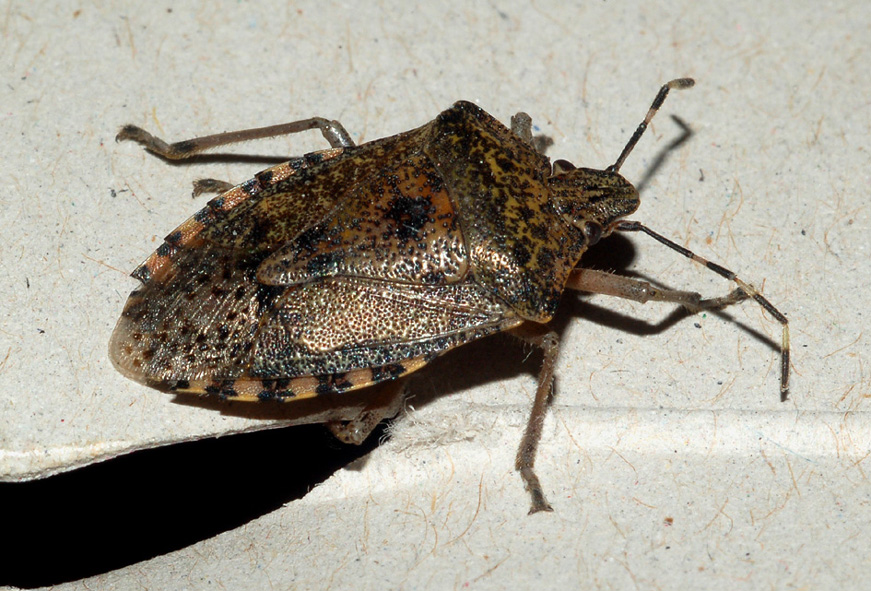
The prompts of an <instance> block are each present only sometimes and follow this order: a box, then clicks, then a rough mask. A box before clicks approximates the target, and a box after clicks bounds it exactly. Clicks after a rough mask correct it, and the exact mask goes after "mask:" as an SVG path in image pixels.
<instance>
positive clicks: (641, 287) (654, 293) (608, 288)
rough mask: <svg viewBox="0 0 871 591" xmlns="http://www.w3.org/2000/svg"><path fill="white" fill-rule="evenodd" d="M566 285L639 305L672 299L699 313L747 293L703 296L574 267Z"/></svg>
mask: <svg viewBox="0 0 871 591" xmlns="http://www.w3.org/2000/svg"><path fill="white" fill-rule="evenodd" d="M566 287H567V288H569V289H574V290H576V291H587V292H590V293H600V294H603V295H610V296H615V297H618V298H625V299H627V300H632V301H634V302H639V303H641V304H646V303H647V302H672V303H675V304H680V305H681V306H683V307H685V308H686V309H687V310H689V311H690V312H693V313H695V312H701V311H702V310H711V309H717V308H724V307H726V306H730V305H732V304H737V303H738V302H741V301H744V300H746V299H747V298H749V297H750V296H749V295H747V293H745V292H744V291H743V290H742V289H736V290H734V291H732V292H731V293H729V295H726V296H722V297H719V298H702V296H701V294H699V293H697V292H695V291H680V290H677V289H661V288H658V287H655V286H653V285H651V284H650V283H648V282H647V281H642V280H640V279H632V278H631V277H623V276H621V275H614V274H613V273H607V272H605V271H597V270H595V269H575V271H573V272H572V274H571V275H570V276H569V280H568V283H567V284H566Z"/></svg>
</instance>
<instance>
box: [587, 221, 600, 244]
mask: <svg viewBox="0 0 871 591" xmlns="http://www.w3.org/2000/svg"><path fill="white" fill-rule="evenodd" d="M583 232H584V237H585V238H586V239H587V246H592V245H593V244H596V243H597V242H598V241H599V240H601V239H602V225H601V224H598V223H596V222H586V223H585V224H584V229H583Z"/></svg>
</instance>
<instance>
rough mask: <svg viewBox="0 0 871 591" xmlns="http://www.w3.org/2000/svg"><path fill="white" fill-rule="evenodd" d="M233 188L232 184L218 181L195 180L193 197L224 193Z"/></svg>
mask: <svg viewBox="0 0 871 591" xmlns="http://www.w3.org/2000/svg"><path fill="white" fill-rule="evenodd" d="M233 187H235V185H234V184H233V183H228V182H227V181H220V180H218V179H197V180H195V181H194V197H197V196H199V195H202V194H203V193H226V192H227V191H229V190H230V189H232V188H233Z"/></svg>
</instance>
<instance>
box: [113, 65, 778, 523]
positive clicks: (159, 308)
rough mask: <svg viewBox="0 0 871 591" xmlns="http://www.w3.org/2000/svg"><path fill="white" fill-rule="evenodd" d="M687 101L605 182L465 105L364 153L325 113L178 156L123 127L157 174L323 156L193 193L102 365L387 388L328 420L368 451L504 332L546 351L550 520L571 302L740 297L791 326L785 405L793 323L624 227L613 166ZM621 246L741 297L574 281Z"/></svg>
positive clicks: (243, 386)
mask: <svg viewBox="0 0 871 591" xmlns="http://www.w3.org/2000/svg"><path fill="white" fill-rule="evenodd" d="M692 85H693V81H692V80H691V79H687V78H682V79H678V80H673V81H671V82H669V83H668V84H666V85H665V86H663V87H662V88H661V89H660V91H659V93H658V94H657V95H656V98H655V100H654V101H653V104H652V105H651V107H650V109H649V110H648V112H647V116H646V117H645V118H644V121H643V122H642V123H641V124H640V125H639V126H638V128H637V129H636V130H635V133H634V134H633V135H632V137H631V138H630V140H629V142H628V143H627V144H626V147H625V148H624V149H623V152H622V153H621V154H620V156H619V157H618V158H617V161H616V162H615V163H614V164H612V165H611V166H609V167H608V168H606V169H605V170H593V169H588V168H576V167H575V166H574V165H572V164H570V163H568V162H566V161H564V160H557V161H555V162H554V163H553V164H551V162H550V160H549V159H548V158H547V157H545V156H544V155H543V154H541V153H539V151H538V150H536V148H535V147H534V143H533V137H532V131H531V120H530V118H529V116H528V115H526V114H525V113H519V114H518V115H517V116H515V117H514V118H513V119H512V121H511V128H510V129H508V128H506V127H504V126H503V125H502V124H500V123H499V122H498V121H496V120H495V119H494V118H493V117H491V116H490V115H488V114H487V113H485V112H484V111H483V110H481V109H480V108H478V107H477V106H475V105H473V104H472V103H468V102H458V103H456V104H455V105H454V106H452V107H451V108H449V109H448V110H446V111H444V112H443V113H441V114H440V115H439V116H438V117H436V119H435V120H433V121H431V122H429V123H427V124H425V125H424V126H422V127H419V128H417V129H414V130H412V131H407V132H404V133H400V134H398V135H395V136H392V137H387V138H383V139H379V140H375V141H372V142H368V143H366V144H363V145H360V146H356V145H354V142H353V141H352V140H351V138H350V136H349V134H348V133H347V132H346V131H345V129H344V128H343V127H342V125H341V124H339V123H338V122H337V121H329V120H326V119H323V118H319V117H315V118H312V119H305V120H302V121H296V122H292V123H287V124H283V125H276V126H272V127H264V128H257V129H249V130H245V131H237V132H231V133H223V134H218V135H212V136H206V137H201V138H196V139H192V140H188V141H184V142H179V143H175V144H167V143H166V142H164V141H162V140H160V139H158V138H156V137H154V136H152V135H151V134H149V133H148V132H146V131H144V130H142V129H140V128H138V127H135V126H132V125H128V126H126V127H124V128H122V129H121V131H120V133H119V134H118V137H117V138H116V139H117V140H134V141H136V142H139V143H140V144H142V145H143V146H144V147H145V148H146V149H147V150H149V151H151V152H154V153H156V154H158V155H160V156H163V157H165V158H169V159H183V158H188V157H190V156H193V155H195V154H198V153H200V152H202V151H204V150H208V149H211V148H215V147H217V146H223V145H226V144H231V143H234V142H240V141H246V140H252V139H257V138H264V137H271V136H277V135H283V134H291V133H298V132H301V131H304V130H309V129H319V130H320V132H321V133H322V134H323V136H324V138H325V139H326V140H327V141H328V142H329V143H330V146H331V148H330V149H328V150H324V151H320V152H315V153H312V154H308V155H306V156H302V157H300V158H294V159H292V160H290V161H288V162H285V163H283V164H280V165H278V166H275V167H273V168H270V169H267V170H265V171H263V172H260V173H258V174H257V175H256V176H255V177H254V178H253V179H251V180H249V181H246V182H244V183H242V184H241V185H238V186H235V187H234V186H231V185H230V184H229V183H224V182H221V181H214V180H206V181H199V182H197V183H195V193H198V192H202V191H216V192H221V195H219V196H218V197H217V198H215V199H213V200H212V201H210V202H209V203H208V205H207V206H206V207H205V208H204V209H202V210H201V211H199V212H198V213H196V214H195V215H194V216H193V217H191V218H190V219H189V220H187V221H186V222H184V223H183V224H182V225H181V226H179V227H178V228H177V229H176V230H175V231H174V232H172V233H171V234H170V235H169V236H167V237H166V240H165V242H164V243H163V244H162V245H161V246H160V248H158V249H157V251H156V252H155V253H154V254H152V255H151V257H149V258H148V260H146V261H145V263H143V264H142V265H141V266H140V267H139V268H138V269H136V270H135V271H134V272H133V277H135V278H136V279H138V280H139V281H141V282H142V285H141V286H140V287H139V288H138V289H137V290H135V291H134V292H133V293H132V294H131V295H130V298H129V299H128V301H127V304H126V306H125V308H124V312H123V314H122V316H121V319H120V320H119V321H118V325H117V326H116V328H115V332H114V334H113V336H112V340H111V343H110V349H109V353H110V356H111V358H112V361H113V363H114V364H115V367H117V368H118V370H119V371H120V372H121V373H123V374H124V375H126V376H127V377H129V378H132V379H134V380H136V381H138V382H142V383H144V384H147V385H149V386H153V387H156V388H159V389H163V390H168V391H171V392H186V393H192V394H201V395H216V396H220V397H223V398H228V399H235V400H251V401H257V400H276V399H277V400H286V401H297V400H301V399H308V398H312V397H324V398H333V399H334V400H338V401H339V402H338V407H339V408H340V409H341V405H342V402H341V401H342V400H345V399H348V400H350V395H349V394H347V392H348V391H351V390H355V389H358V388H364V387H371V386H373V385H375V384H379V383H381V387H380V388H379V389H372V390H369V391H367V392H371V394H366V395H365V396H364V397H363V401H364V403H363V405H362V407H361V406H360V405H356V406H354V407H353V408H346V409H344V410H340V411H339V412H337V413H335V414H333V415H330V416H327V417H326V418H325V419H324V421H325V422H327V423H328V425H329V426H330V428H331V429H332V430H333V432H334V433H335V434H336V435H337V436H338V437H340V438H341V439H343V440H345V441H350V442H361V441H362V440H363V439H365V437H366V436H367V435H368V434H369V432H371V430H372V429H373V428H374V427H375V425H376V424H377V423H378V422H379V421H380V420H381V419H382V418H384V417H386V416H392V415H393V414H395V413H396V412H397V410H398V408H399V403H401V401H402V399H403V396H404V394H405V384H406V380H405V378H406V376H408V374H410V373H411V372H413V371H415V370H417V369H419V368H421V367H423V366H424V365H426V364H427V363H429V362H430V361H432V360H433V359H434V358H435V357H437V356H439V355H441V354H442V353H445V352H446V351H449V350H450V349H453V348H454V347H458V346H460V345H463V344H465V343H468V342H470V341H472V340H475V339H478V338H481V337H484V336H487V335H490V334H494V333H497V332H501V331H509V332H511V333H513V334H515V335H517V336H518V337H520V338H521V339H523V340H525V341H527V342H529V343H532V344H534V345H536V346H537V347H539V348H541V349H542V351H543V353H544V361H543V364H542V367H541V370H540V373H539V375H538V388H537V390H536V394H535V399H534V402H533V405H532V411H531V413H530V417H529V422H528V425H527V427H526V431H525V433H524V435H523V438H522V440H521V443H520V448H519V450H518V452H517V458H516V464H515V467H516V469H517V470H518V471H520V474H521V476H522V478H523V480H524V482H525V484H526V488H527V490H528V491H529V493H530V494H531V496H532V508H531V510H530V513H532V512H536V511H542V510H545V511H550V510H551V507H550V505H549V504H548V502H547V500H546V499H545V495H544V492H543V490H542V487H541V485H540V483H539V480H538V478H537V477H536V475H535V471H534V469H533V465H534V462H535V452H536V447H537V444H538V441H539V438H540V434H541V426H542V422H543V419H544V415H545V411H546V407H547V400H548V397H549V394H550V392H551V388H552V384H553V375H554V366H555V362H556V357H557V350H558V346H559V336H558V335H557V333H556V332H554V331H553V330H551V329H550V328H549V327H548V326H547V322H548V321H550V320H551V318H552V317H553V315H554V312H555V311H556V308H557V304H558V303H559V301H560V297H561V295H562V293H563V291H564V290H565V289H572V290H581V291H587V292H593V293H600V294H608V295H614V296H618V297H622V298H628V299H631V300H635V301H637V302H641V303H644V302H647V301H651V300H655V301H662V302H673V303H676V304H680V305H682V306H684V307H685V308H687V309H689V310H690V311H693V312H697V311H699V310H707V309H713V308H721V307H723V306H728V305H731V304H735V303H737V302H740V301H742V300H745V299H748V298H752V299H754V300H756V302H758V303H759V304H760V305H761V306H762V307H763V308H764V309H765V310H766V311H767V312H768V313H769V314H771V315H772V316H773V317H774V318H775V319H777V320H778V321H779V322H780V323H781V324H782V326H783V343H782V350H781V359H782V363H781V378H780V389H781V396H782V398H783V399H785V397H786V394H787V390H788V380H789V337H788V324H787V319H786V317H785V316H784V315H783V314H781V313H780V312H779V311H778V310H777V309H776V308H774V306H772V305H771V304H770V303H769V302H768V300H766V299H765V298H764V297H763V296H762V295H761V294H760V293H759V292H758V291H757V290H756V289H755V288H753V287H752V286H750V285H749V284H747V283H745V282H744V281H742V280H741V279H739V278H738V277H737V276H736V275H735V273H733V272H732V271H729V270H727V269H725V268H723V267H721V266H719V265H717V264H714V263H711V262H708V261H706V260H705V259H702V258H701V257H699V256H697V255H695V254H693V253H692V252H690V251H689V250H687V249H685V248H683V247H681V246H679V245H677V244H675V243H674V242H671V241H670V240H668V239H666V238H664V237H662V236H660V235H659V234H657V233H656V232H653V231H652V230H650V229H648V228H647V227H645V226H643V225H642V224H640V223H638V222H633V221H626V220H624V219H623V218H624V217H625V216H627V215H629V214H631V213H633V212H634V211H635V210H636V209H637V208H638V206H639V196H638V191H637V190H636V189H635V187H633V186H632V185H631V184H630V183H629V182H628V181H627V180H626V179H624V178H623V177H622V176H621V175H620V174H619V170H620V167H621V165H622V164H623V162H624V160H625V159H626V157H627V156H628V155H629V153H630V152H631V151H632V149H633V148H634V147H635V145H636V144H637V143H638V141H639V139H640V138H641V136H642V135H643V133H644V130H645V129H646V128H647V125H648V124H649V123H650V121H651V119H652V118H653V116H654V115H655V114H656V112H657V110H658V109H659V108H660V106H661V105H662V103H663V101H664V100H665V98H666V96H667V95H668V93H669V90H670V89H675V88H688V87H690V86H692ZM615 231H621V232H643V233H645V234H648V235H650V236H652V237H653V238H655V239H656V240H658V241H659V242H661V243H663V244H665V245H666V246H668V247H669V248H672V249H674V250H676V251H677V252H679V253H680V254H682V255H684V256H687V257H689V258H691V259H693V260H694V261H696V262H698V263H701V264H702V265H704V266H706V267H707V268H708V269H711V270H712V271H714V272H716V273H718V274H720V275H722V276H723V277H725V278H726V279H729V280H731V281H734V282H735V283H736V284H737V288H736V289H735V290H734V291H732V292H731V293H729V294H728V295H726V296H723V297H718V298H712V299H703V298H702V297H701V296H700V295H699V294H698V293H695V292H687V291H676V290H671V289H660V288H657V287H654V286H652V285H650V284H649V283H647V282H644V281H639V280H636V279H630V278H627V277H621V276H617V275H613V274H610V273H605V272H602V271H595V270H590V269H584V268H579V267H576V265H577V264H578V262H579V259H580V258H581V254H582V253H583V252H584V251H585V250H586V249H587V248H588V247H589V246H590V245H592V244H595V243H596V242H598V241H599V240H600V239H602V238H603V237H605V236H608V235H609V234H611V233H612V232H615ZM345 397H348V398H345ZM376 400H377V401H378V402H377V403H376V402H375V401H376ZM385 401H386V402H385ZM369 402H372V404H369Z"/></svg>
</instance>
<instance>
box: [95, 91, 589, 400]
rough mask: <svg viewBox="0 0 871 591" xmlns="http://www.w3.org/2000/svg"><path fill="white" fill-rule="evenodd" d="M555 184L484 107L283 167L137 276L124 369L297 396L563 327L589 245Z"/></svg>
mask: <svg viewBox="0 0 871 591" xmlns="http://www.w3.org/2000/svg"><path fill="white" fill-rule="evenodd" d="M570 174H571V173H569V175H570ZM563 176H565V175H563ZM555 180H559V179H557V177H555V176H551V165H550V162H549V160H548V159H547V158H546V157H544V156H543V155H541V154H539V153H538V152H536V151H535V149H534V148H533V147H532V146H531V145H530V144H529V143H526V142H524V141H522V140H521V139H520V138H519V137H517V136H516V135H515V134H514V133H513V132H512V131H511V130H509V129H507V128H506V127H505V126H503V125H502V124H501V123H499V122H498V121H496V120H495V119H494V118H492V117H491V116H490V115H488V114H487V113H485V112H484V111H482V110H481V109H480V108H478V107H476V106H475V105H473V104H471V103H467V102H459V103H457V104H456V105H454V106H453V107H451V108H450V109H448V110H447V111H445V112H443V113H442V114H441V115H439V116H438V117H437V118H436V119H435V120H433V121H431V122H430V123H428V124H426V125H424V126H422V127H420V128H418V129H414V130H411V131H408V132H405V133H401V134H398V135H395V136H391V137H388V138H383V139H380V140H375V141H372V142H369V143H367V144H363V145H361V146H352V147H345V148H333V149H330V150H324V151H322V152H315V153H312V154H308V155H306V156H303V157H301V158H295V159H293V160H290V161H289V162H286V163H284V164H280V165H278V166H275V167H273V168H270V169H267V170H265V171H263V172H261V173H258V174H257V175H256V176H255V177H254V178H253V179H251V180H249V181H247V182H245V183H242V184H241V185H239V186H237V187H235V188H233V189H231V190H229V191H227V192H225V193H224V194H222V195H220V196H218V197H217V198H215V199H213V200H212V201H210V202H209V203H208V205H207V206H206V207H205V208H203V209H202V210H201V211H199V212H198V213H196V214H195V215H194V216H193V217H191V218H190V219H188V220H187V221H186V222H185V223H183V224H182V225H181V226H179V227H178V229H176V230H175V231H174V232H172V233H171V234H170V235H169V236H167V237H166V240H165V242H164V244H163V245H161V247H160V248H158V249H157V251H156V252H155V253H154V254H152V255H151V257H149V258H148V260H146V261H145V263H143V264H142V265H141V266H140V267H139V268H138V269H137V270H136V271H134V273H133V276H134V277H135V278H137V279H139V280H140V281H141V282H142V286H141V287H140V288H139V289H137V290H135V291H134V292H133V293H132V294H131V295H130V298H129V300H128V301H127V304H126V306H125V308H124V312H123V315H122V317H121V319H120V320H119V322H118V325H117V327H116V329H115V332H114V334H113V336H112V341H111V343H110V355H111V358H112V361H113V362H114V364H115V365H116V367H117V368H118V369H119V370H120V371H121V372H122V373H124V374H125V375H127V376H128V377H130V378H132V379H134V380H137V381H139V382H142V383H145V384H148V385H151V386H155V387H158V388H163V389H168V390H172V391H179V392H191V393H206V394H217V395H220V396H225V397H233V398H238V399H246V400H248V399H264V398H281V399H293V398H304V397H310V396H316V395H319V394H324V393H340V392H344V391H347V390H351V389H355V388H360V387H363V386H367V385H371V384H375V383H378V382H380V381H384V380H389V379H395V378H397V377H400V376H402V375H405V374H407V373H409V372H411V371H414V370H416V369H418V368H420V367H422V366H423V365H425V364H426V363H428V362H429V361H431V360H432V359H433V358H435V357H436V356H438V355H440V354H442V353H444V352H445V351H448V350H450V349H452V348H454V347H456V346H459V345H462V344H464V343H466V342H469V341H471V340H474V339H477V338H481V337H483V336H486V335H489V334H492V333H494V332H499V331H503V330H507V329H510V328H513V327H516V326H519V325H520V324H522V323H523V322H524V321H527V320H533V321H536V322H546V321H547V320H549V319H550V318H551V317H552V315H553V313H554V311H555V309H556V306H557V303H558V301H559V297H560V294H561V293H562V290H563V289H564V286H565V283H566V280H567V277H568V275H569V273H571V271H572V269H573V268H574V266H575V264H576V263H577V261H578V259H579V258H580V255H581V253H582V252H583V250H584V249H585V247H586V241H585V238H584V235H583V232H582V231H581V229H580V227H579V225H577V224H573V223H570V221H569V220H567V219H566V211H568V210H567V207H566V204H565V203H564V202H563V201H560V200H559V199H556V200H555V199H554V198H553V197H554V195H553V193H552V191H551V187H550V185H549V183H550V182H552V181H555ZM562 182H563V183H564V182H565V179H564V178H563V179H562ZM555 187H556V185H555ZM576 198H579V199H580V200H581V201H583V196H582V195H580V193H578V195H576ZM576 201H577V199H576Z"/></svg>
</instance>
